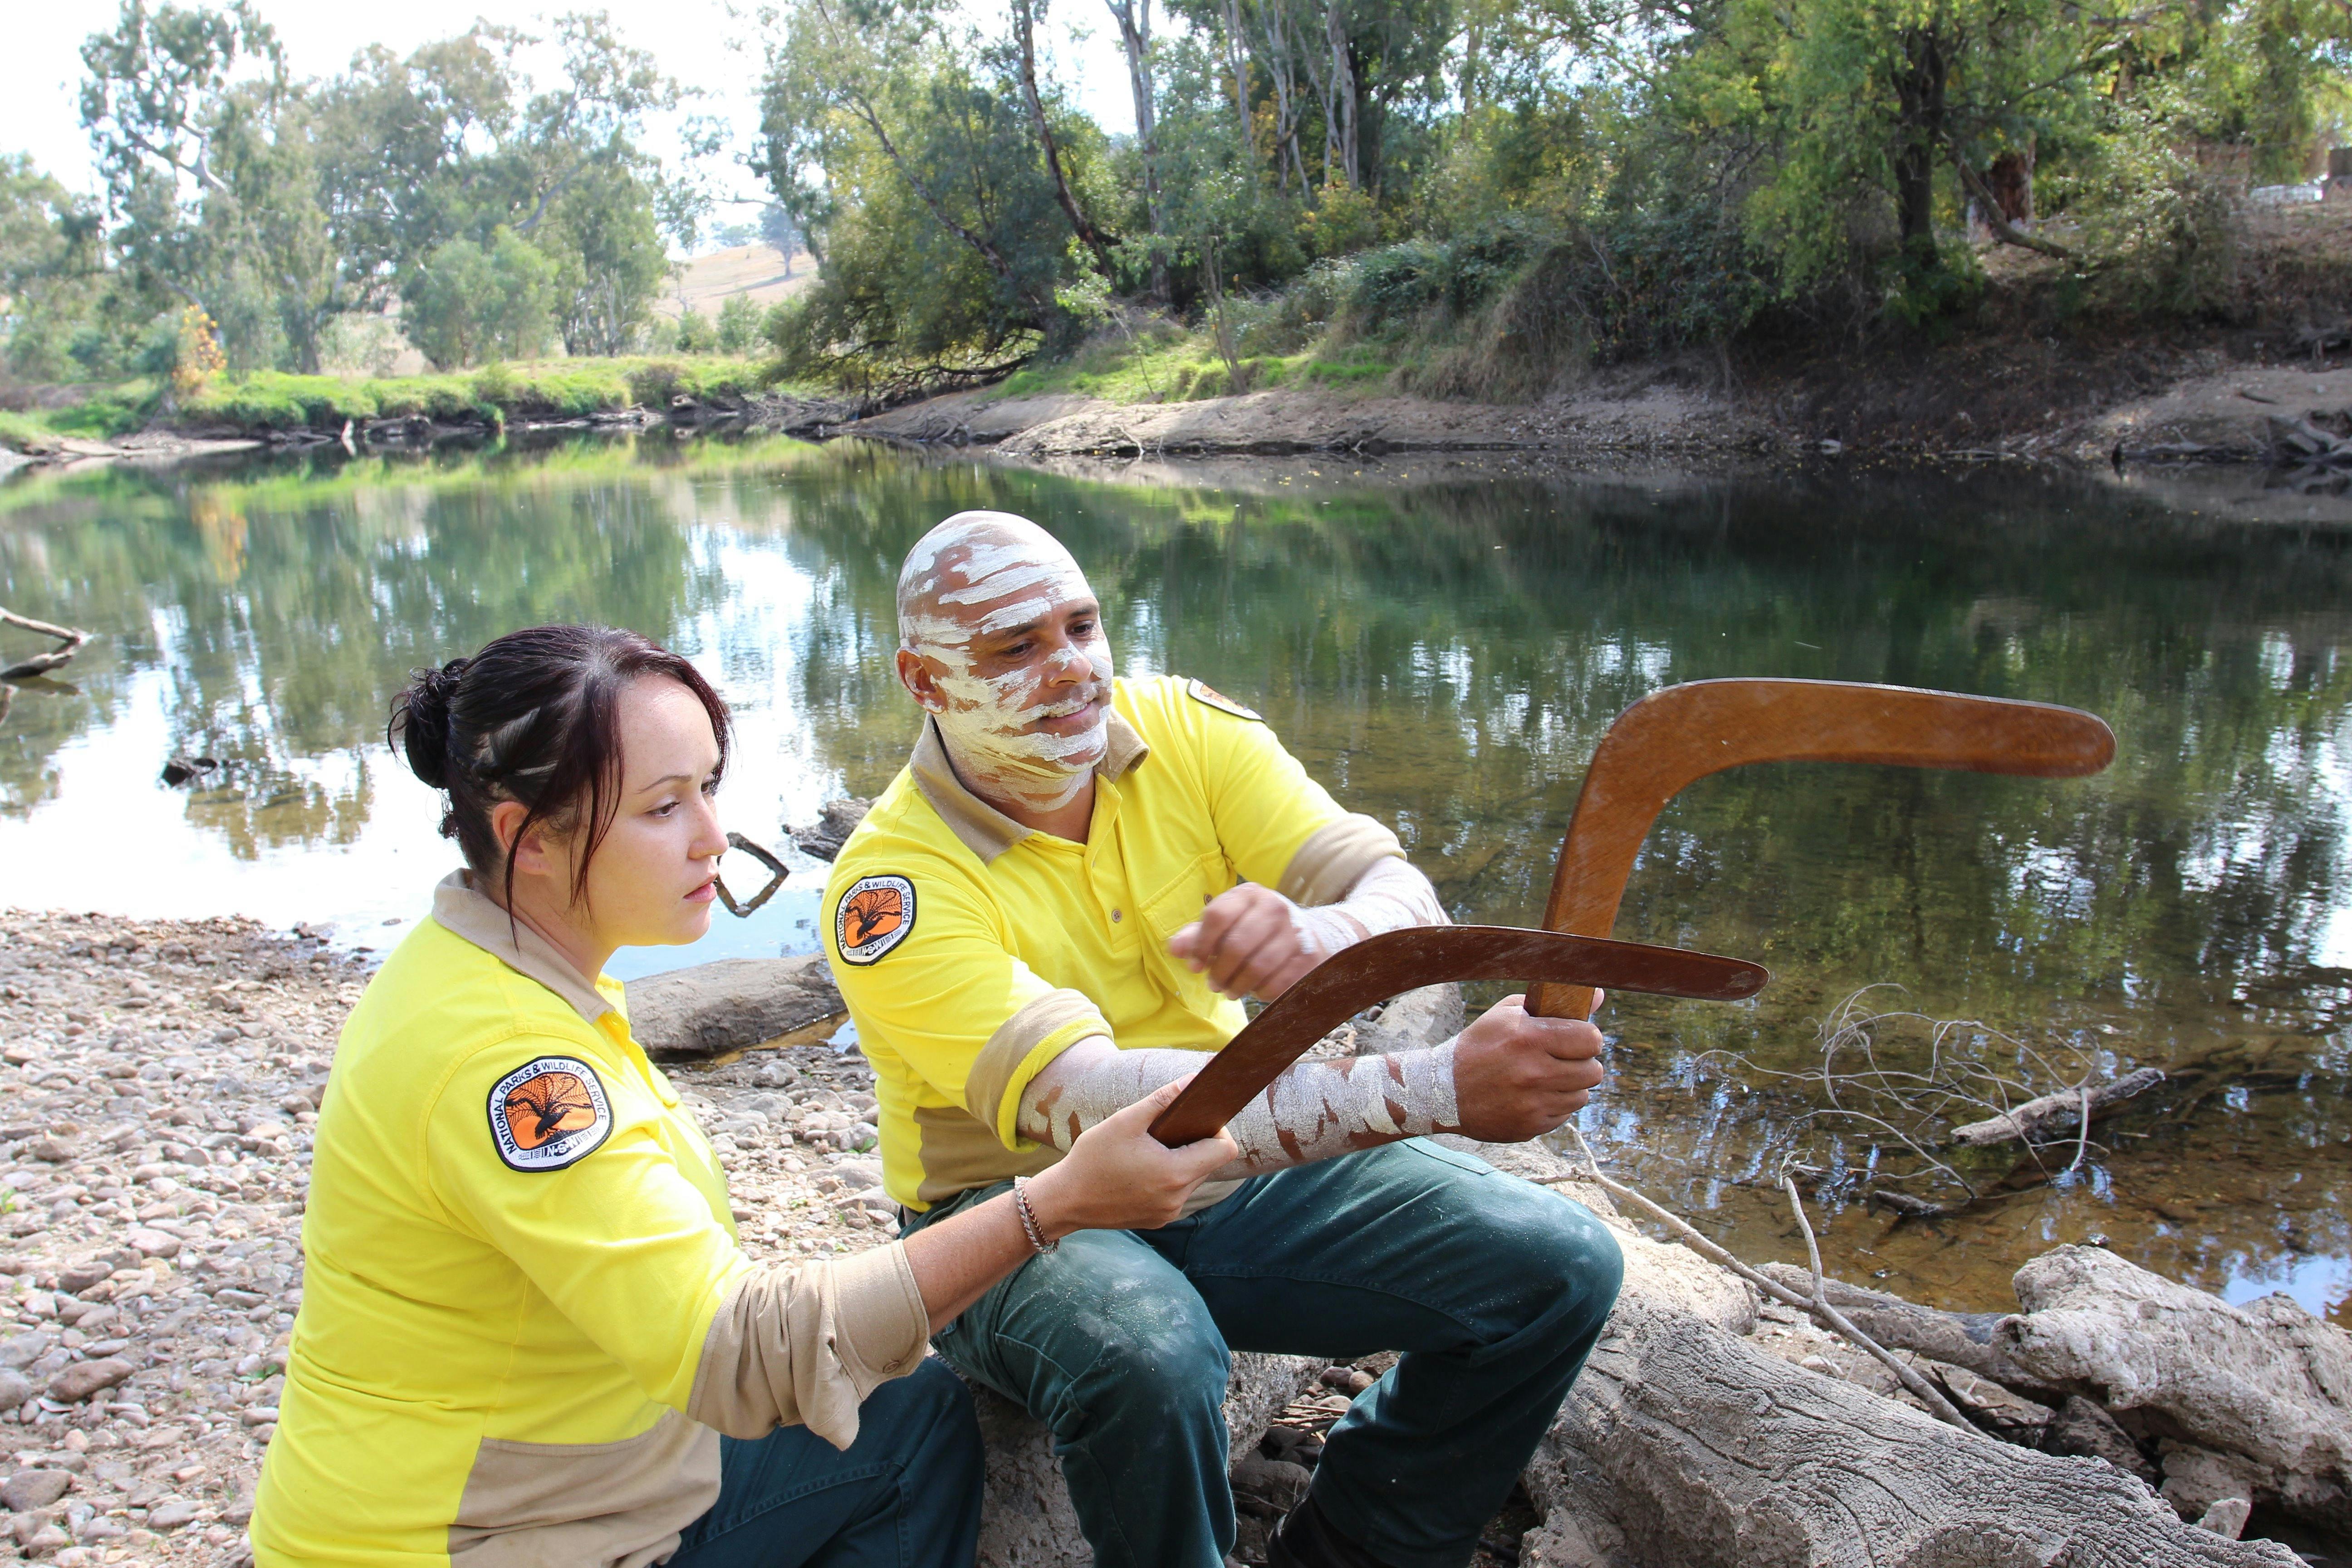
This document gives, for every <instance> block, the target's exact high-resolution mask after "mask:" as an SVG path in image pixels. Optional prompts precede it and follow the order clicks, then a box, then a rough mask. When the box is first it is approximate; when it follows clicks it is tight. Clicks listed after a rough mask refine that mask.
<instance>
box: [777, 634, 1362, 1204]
mask: <svg viewBox="0 0 2352 1568" xmlns="http://www.w3.org/2000/svg"><path fill="white" fill-rule="evenodd" d="M1115 687H1116V697H1115V700H1114V702H1113V713H1112V715H1111V717H1110V719H1109V726H1110V743H1109V748H1108V753H1107V754H1106V756H1105V758H1104V760H1103V762H1102V763H1101V764H1100V766H1099V767H1098V768H1097V772H1096V777H1095V805H1094V816H1093V818H1092V820H1091V822H1090V823H1089V825H1088V826H1087V841H1086V842H1085V843H1084V844H1075V843H1072V842H1071V841H1069V840H1068V839H1066V838H1057V837H1054V836H1052V835H1050V834H1045V833H1037V832H1033V831H1031V830H1030V829H1028V828H1025V827H1024V826H1021V825H1020V824H1018V823H1016V822H1014V821H1013V820H1012V819H1011V818H1010V817H1008V816H1005V815H1004V814H1003V813H1002V812H1000V811H998V810H997V809H996V808H995V807H993V806H992V805H989V804H988V803H987V802H985V801H983V800H982V799H981V798H980V797H979V796H977V795H973V794H972V793H971V791H970V790H968V789H966V788H965V787H964V785H963V784H962V782H961V780H959V779H958V778H957V777H956V774H955V770H954V768H953V767H952V766H950V763H949V762H948V757H947V752H946V749H945V747H944V746H943V745H942V744H941V743H940V735H939V731H938V728H937V726H935V725H934V724H932V723H930V722H929V721H925V723H924V727H923V733H922V738H921V740H920V741H919V742H918V743H917V745H916V748H915V753H914V756H913V757H912V758H911V759H910V760H909V761H908V765H907V766H906V768H904V769H903V770H901V771H900V773H898V777H897V778H895V779H893V780H892V781H891V782H890V785H889V787H888V788H887V789H886V790H884V791H883V793H882V795H880V797H879V798H878V799H877V800H876V801H875V803H874V808H873V810H872V811H870V812H869V813H867V815H866V820H865V821H864V822H863V823H861V824H860V825H859V826H858V828H857V830H856V832H855V833H853V834H851V835H850V837H849V840H848V842H847V843H845V845H843V846H842V849H841V854H840V856H839V858H837V859H835V862H834V870H833V875H832V877H831V879H829V880H828V881H827V883H826V887H825V896H824V905H823V908H824V914H825V923H826V928H827V929H826V932H825V942H826V950H827V954H828V956H829V957H830V958H831V960H832V963H833V973H834V975H835V979H836V980H837V981H838V982H839V984H840V986H841V994H842V996H843V997H844V999H845V1001H846V1002H847V1003H848V1005H849V1012H850V1016H851V1018H852V1019H853V1020H854V1021H855V1022H856V1026H857V1038H858V1044H859V1045H860V1047H862V1048H863V1049H864V1050H865V1052H866V1058H867V1059H868V1060H869V1061H871V1062H872V1063H873V1065H874V1074H875V1079H876V1098H877V1099H878V1100H880V1102H881V1118H882V1120H881V1123H880V1126H881V1132H882V1172H883V1183H884V1185H885V1186H886V1187H887V1189H888V1191H889V1193H890V1195H891V1196H892V1197H894V1198H896V1199H897V1200H898V1202H900V1203H902V1204H905V1205H908V1207H910V1208H914V1209H928V1208H929V1207H930V1206H931V1205H933V1204H936V1203H940V1202H941V1201H943V1200H944V1199H947V1198H950V1197H952V1196H954V1195H955V1194H957V1193H960V1192H962V1191H965V1190H967V1189H969V1188H971V1187H977V1186H984V1185H987V1184H989V1183H992V1182H995V1181H1000V1180H1003V1178H1004V1177H1006V1176H1010V1175H1014V1174H1020V1173H1029V1172H1034V1171H1038V1170H1042V1169H1044V1168H1045V1166H1046V1165H1048V1164H1051V1163H1053V1162H1054V1161H1055V1160H1056V1159H1059V1158H1060V1157H1061V1156H1060V1154H1059V1152H1057V1151H1055V1149H1053V1148H1052V1147H1050V1146H1048V1145H1044V1144H1038V1143H1033V1142H1030V1141H1028V1140H1026V1139H1024V1138H1022V1137H1021V1136H1020V1135H1019V1134H1018V1133H1017V1132H1016V1131H1014V1121H1015V1117H1016V1114H1017V1112H1018V1109H1019V1105H1020V1100H1021V1096H1022V1093H1023V1091H1024V1090H1025V1089H1027V1087H1028V1084H1029V1081H1030V1079H1033V1078H1034V1077H1035V1076H1036V1075H1037V1072H1038V1070H1039V1069H1040V1068H1043V1067H1044V1066H1045V1064H1046V1063H1047V1062H1049V1061H1051V1060H1053V1058H1055V1056H1057V1055H1059V1054H1060V1053H1061V1052H1062V1051H1064V1050H1066V1049H1067V1048H1069V1047H1070V1046H1072V1045H1073V1044H1075V1043H1076V1042H1077V1041H1078V1040H1080V1039H1083V1038H1085V1037H1087V1036H1089V1035H1103V1036H1108V1037H1109V1038H1110V1039H1111V1040H1112V1041H1114V1042H1115V1043H1116V1044H1118V1046H1120V1047H1122V1048H1126V1049H1136V1048H1139V1047H1163V1048H1164V1047H1175V1048H1179V1049H1188V1050H1199V1051H1214V1050H1217V1049H1219V1048H1220V1047H1223V1045H1224V1044H1225V1042H1226V1041H1228V1040H1230V1039H1232V1038H1233V1037H1234V1035H1235V1034H1237V1033H1239V1032H1240V1030H1241V1027H1242V1025H1243V1024H1244V1022H1245V1021H1246V1016H1245V1015H1244V1012H1243V1010H1242V1006H1241V1004H1240V1003H1238V1002H1234V1001H1231V1000H1228V999H1226V998H1224V997H1221V996H1219V995H1218V994H1216V993H1215V992H1213V991H1212V990H1211V989H1210V988H1209V984H1208V982H1207V981H1206V980H1205V979H1203V978H1202V976H1200V975H1197V974H1195V973H1192V971H1191V970H1190V969H1188V968H1187V967H1185V965H1184V964H1183V963H1181V962H1179V961H1178V960H1176V959H1175V958H1173V957H1171V955H1170V954H1169V952H1168V939H1169V938H1170V937H1171V935H1173V934H1174V933H1175V932H1176V931H1177V930H1178V929H1179V928H1181V927H1182V926H1184V925H1186V924H1188V923H1189V922H1191V921H1193V920H1194V919H1196V918H1198V916H1199V915H1200V912H1201V909H1202V905H1204V904H1206V903H1207V902H1208V901H1209V900H1211V899H1213V898H1215V897H1216V896H1217V895H1218V894H1219V893H1222V892H1223V891H1225V890H1226V889H1229V888H1232V887H1234V886H1235V885H1236V884H1237V883H1239V882H1242V881H1244V880H1247V881H1253V882H1258V883H1262V884H1264V885H1265V886H1268V887H1273V888H1276V889H1279V890H1280V891H1281V892H1282V893H1284V894H1285V895H1286V896H1287V897H1289V898H1291V899H1292V900H1295V901H1297V902H1299V903H1302V904H1320V903H1328V902H1331V901H1333V900H1337V899H1338V898H1339V897H1340V896H1341V895H1342V894H1344V893H1345V892H1346V891H1347V889H1349V887H1350V886H1352V885H1353V884H1354V882H1355V881H1356V879H1358V878H1359V877H1360V876H1362V875H1363V873H1364V872H1365V870H1366V869H1367V868H1370V866H1371V865H1372V863H1373V862H1374V861H1376V860H1378V859H1380V858H1381V857H1383V856H1387V855H1402V853H1403V850H1402V847H1401V846H1399V844H1398V843H1397V839H1396V836H1395V835H1394V834H1393V833H1391V832H1390V831H1389V830H1388V829H1387V828H1385V827H1383V826H1381V825H1380V824H1378V823H1376V822H1373V821H1372V820H1371V819H1370V818H1369V817H1365V816H1353V815H1350V814H1349V813H1347V812H1345V811H1342V810H1341V809H1340V808H1339V805H1338V804H1337V803H1335V802H1334V801H1333V800H1332V798H1331V796H1330V795H1328V794H1327V793H1326V792H1325V791H1324V789H1323V786H1322V785H1320V784H1317V783H1316V782H1315V781H1314V780H1313V779H1311V778H1309V777H1308V776H1307V770H1306V769H1304V768H1302V767H1301V766H1299V764H1298V763H1297V759H1295V758H1293V757H1292V756H1291V755H1290V753H1289V752H1286V751H1285V750H1283V747H1282V743H1281V742H1279V741H1278V740H1276V738H1275V735H1274V732H1273V731H1271V730H1270V729H1268V728H1267V726H1266V724H1265V721H1264V720H1262V719H1260V718H1259V717H1258V716H1257V715H1256V714H1255V713H1253V712H1251V711H1250V710H1248V709H1246V708H1244V707H1242V706H1241V705H1240V704H1238V703H1235V702H1234V701H1232V700H1230V699H1227V698H1225V697H1223V696H1222V695H1220V694H1219V693H1217V692H1215V691H1214V690H1213V689H1210V688H1208V687H1206V686H1203V685H1202V683H1200V682H1199V681H1196V680H1185V679H1179V678H1176V677H1172V676H1155V677H1151V678H1149V679H1141V680H1120V681H1118V682H1116V683H1115Z"/></svg>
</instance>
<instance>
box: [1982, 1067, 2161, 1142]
mask: <svg viewBox="0 0 2352 1568" xmlns="http://www.w3.org/2000/svg"><path fill="white" fill-rule="evenodd" d="M2163 1081H2164V1073H2163V1071H2162V1069H2160V1068H2140V1069H2139V1070H2138V1071H2137V1072H2127V1073H2126V1074H2124V1076H2123V1077H2121V1078H2119V1079H2116V1080H2115V1081H2114V1082H2112V1083H2101V1084H2094V1085H2092V1086H2090V1087H2089V1088H2088V1089H2062V1090H2060V1091H2059V1092H2058V1093H2056V1094H2045V1095H2043V1096H2042V1098H2040V1099H2039V1100H2027V1101H2026V1102H2025V1103H2024V1104H2023V1105H2021V1106H2019V1107H2018V1108H2017V1109H2016V1110H2011V1111H2010V1112H2008V1113H2007V1114H2005V1115H2001V1116H1996V1117H1993V1118H1991V1119H1990V1121H1971V1122H1969V1124H1968V1125H1966V1126H1965V1127H1955V1128H1953V1129H1952V1142H1955V1143H1958V1144H1960V1145H1962V1146H1964V1147H1966V1148H1970V1149H1989V1148H1991V1147H1992V1146H1993V1145H1994V1144H1996V1143H2008V1142H2017V1141H2022V1142H2028V1143H2041V1142H2049V1141H2050V1140H2051V1139H2053V1138H2060V1137H2067V1138H2071V1137H2074V1136H2076V1135H2078V1134H2079V1133H2080V1132H2081V1131H2082V1123H2083V1111H2084V1107H2085V1105H2087V1106H2088V1108H2089V1110H2090V1113H2091V1120H2092V1121H2098V1120H2099V1118H2100V1117H2102V1116H2105V1115H2106V1114H2107V1113H2109V1112H2110V1111H2112V1110H2115V1108H2116V1107H2117V1106H2119V1105H2121V1104H2123V1102H2124V1101H2126V1100H2130V1099H2131V1098H2133V1097H2134V1096H2135V1095H2138V1094H2143V1093H2145V1092H2147V1090H2149V1089H2154V1088H2155V1087H2156V1086H2157V1085H2158V1084H2160V1083H2162V1082H2163Z"/></svg>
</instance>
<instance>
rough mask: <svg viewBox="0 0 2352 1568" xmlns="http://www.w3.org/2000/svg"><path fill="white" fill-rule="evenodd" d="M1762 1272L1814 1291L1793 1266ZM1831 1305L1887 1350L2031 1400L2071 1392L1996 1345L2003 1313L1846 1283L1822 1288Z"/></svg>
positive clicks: (1806, 1275) (1836, 1282)
mask: <svg viewBox="0 0 2352 1568" xmlns="http://www.w3.org/2000/svg"><path fill="white" fill-rule="evenodd" d="M1757 1272H1758V1273H1759V1274H1762V1275H1765V1276H1767V1277H1768V1278H1769V1279H1774V1280H1776V1281H1778V1282H1779V1283H1780V1284H1782V1285H1785V1286H1787V1287H1789V1288H1790V1289H1794V1290H1811V1289H1812V1285H1813V1279H1812V1276H1811V1274H1810V1273H1808V1272H1807V1271H1806V1270H1804V1269H1802V1268H1798V1267H1797V1266H1796V1265H1795V1264H1793V1263H1765V1264H1759V1265H1758V1267H1757ZM1822 1289H1823V1291H1824V1293H1825V1294H1826V1295H1827V1296H1828V1297H1829V1300H1830V1304H1831V1305H1832V1306H1833V1307H1835V1308H1837V1309H1838V1310H1840V1311H1842V1312H1843V1313H1844V1314H1845V1315H1846V1316H1847V1317H1848V1318H1851V1319H1852V1320H1853V1325H1854V1327H1856V1328H1858V1329H1860V1330H1861V1331H1863V1332H1864V1333H1865V1334H1868V1335H1869V1336H1870V1337H1871V1338H1872V1339H1874V1340H1876V1341H1877V1342H1879V1343H1880V1344H1882V1345H1885V1347H1886V1348H1887V1349H1888V1350H1899V1351H1909V1352H1912V1353H1913V1354H1914V1355H1923V1356H1927V1357H1928V1358H1930V1359H1931V1360H1934V1361H1938V1362H1942V1363H1946V1364H1948V1365H1950V1366H1958V1367H1965V1368H1967V1369H1968V1370H1969V1371H1970V1372H1973V1373H1976V1374H1977V1375H1978V1376H1979V1377H1989V1378H1990V1379H1992V1380H1993V1381H1994V1382H1995V1383H1998V1384H2001V1385H2002V1386H2004V1387H2007V1388H2013V1389H2017V1390H2020V1391H2021V1392H2024V1393H2027V1394H2042V1395H2045V1396H2048V1395H2054V1396H2056V1397H2059V1398H2063V1397H2064V1395H2065V1394H2066V1392H2067V1391H2066V1390H2063V1389H2059V1388H2053V1387H2051V1386H2050V1385H2048V1384H2044V1383H2043V1382H2042V1380H2041V1379H2040V1378H2038V1377H2036V1376H2034V1375H2033V1374H2032V1373H2029V1372H2028V1371H2026V1370H2025V1369H2024V1368H2023V1367H2021V1366H2019V1365H2018V1364H2017V1363H2015V1362H2014V1361H2012V1360H2011V1359H2010V1356H2009V1353H2008V1352H2006V1351H2004V1350H2003V1349H2001V1347H2000V1345H1998V1344H1996V1343H1995V1342H1993V1333H1994V1331H1995V1330H1996V1329H1997V1328H1999V1326H2000V1322H2001V1320H2002V1319H2003V1318H2004V1317H2005V1316H2006V1314H2005V1313H2000V1312H1939V1311H1937V1310H1935V1309H1933V1308H1931V1307H1922V1306H1919V1305H1917V1304H1916V1303H1915V1302H1911V1301H1906V1300H1903V1298H1902V1297H1900V1296H1890V1295H1888V1294H1886V1292H1885V1291H1883V1290H1869V1289H1864V1288H1863V1287H1861V1286H1859V1285H1849V1284H1847V1283H1846V1282H1845V1281H1843V1280H1842V1279H1829V1280H1824V1281H1823V1282H1822Z"/></svg>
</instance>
